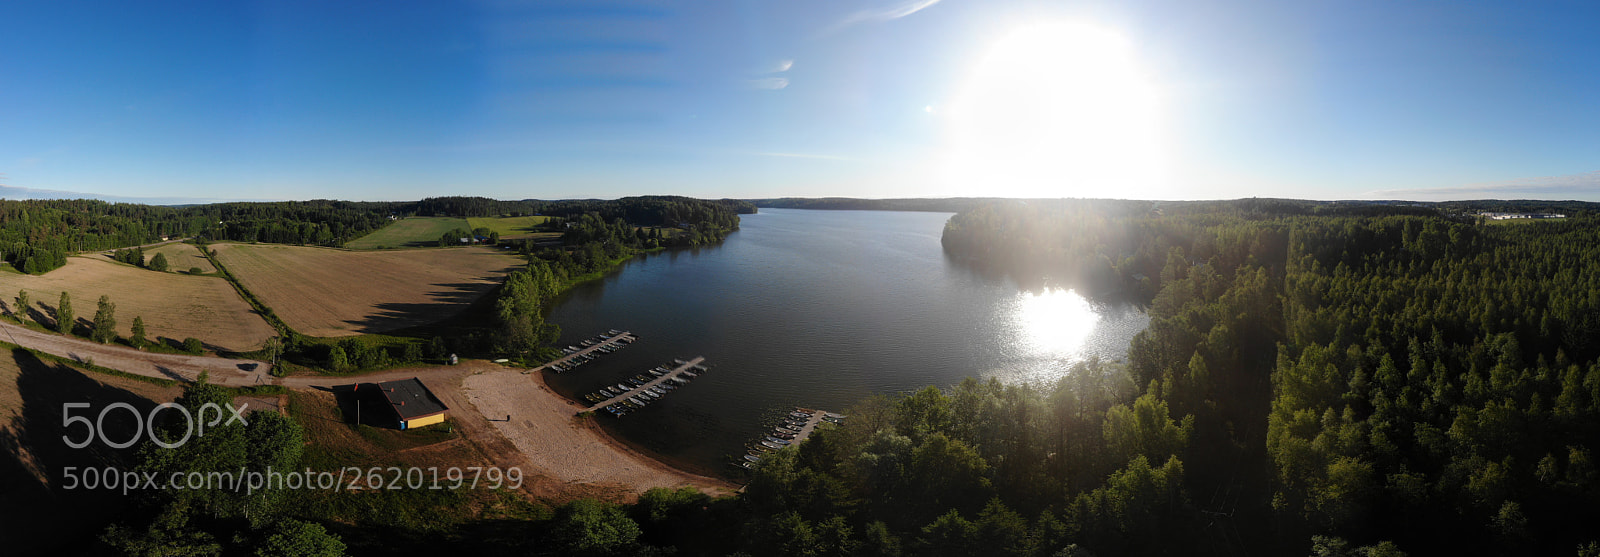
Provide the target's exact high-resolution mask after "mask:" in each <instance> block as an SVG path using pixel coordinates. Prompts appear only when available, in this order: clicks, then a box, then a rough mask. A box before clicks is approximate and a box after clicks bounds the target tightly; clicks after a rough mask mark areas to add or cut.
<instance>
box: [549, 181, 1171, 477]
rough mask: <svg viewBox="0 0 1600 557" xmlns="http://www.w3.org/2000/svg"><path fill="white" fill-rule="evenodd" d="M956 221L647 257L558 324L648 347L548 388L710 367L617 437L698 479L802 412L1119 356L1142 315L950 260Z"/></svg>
mask: <svg viewBox="0 0 1600 557" xmlns="http://www.w3.org/2000/svg"><path fill="white" fill-rule="evenodd" d="M949 218H950V214H949V213H911V212H875V211H805V210H794V209H762V210H761V213H760V214H756V215H743V220H742V222H741V230H740V231H738V232H736V233H734V234H733V235H731V236H730V237H728V239H727V240H726V241H725V242H723V243H722V244H721V245H718V246H714V247H708V248H699V249H686V250H676V251H668V252H663V253H658V254H652V255H647V256H642V257H639V258H636V259H634V260H633V261H631V262H629V263H627V264H625V265H623V266H622V267H621V268H620V269H619V270H618V271H616V272H614V273H612V274H610V275H609V276H607V277H605V278H603V279H601V280H597V281H593V282H590V283H586V284H583V285H580V286H578V287H576V288H574V289H573V290H572V291H570V292H569V293H568V294H567V295H565V296H564V297H563V298H562V299H560V300H558V301H557V302H556V304H555V305H554V308H553V309H552V310H551V312H550V315H549V317H548V319H549V320H550V321H551V322H554V323H556V324H559V325H561V327H562V330H563V334H562V341H561V345H562V346H565V345H568V344H575V343H577V342H578V341H580V340H582V339H584V338H587V337H590V336H593V335H595V334H598V333H603V332H605V331H606V330H607V329H612V328H616V329H626V330H630V331H633V332H635V333H637V334H639V335H640V337H641V340H640V341H639V342H636V343H634V344H633V345H632V346H631V347H629V348H627V349H624V350H621V351H618V352H616V353H614V354H609V355H603V356H600V358H599V359H598V360H596V361H594V362H592V363H589V364H587V365H584V366H582V367H580V368H578V369H577V370H576V371H573V372H571V373H567V374H560V375H556V374H551V375H549V376H548V378H549V382H550V385H551V386H552V387H553V388H554V389H556V391H558V392H560V393H561V394H563V395H567V396H570V397H573V398H578V399H581V397H582V395H583V394H585V393H588V392H592V391H593V390H595V389H597V388H599V387H600V386H603V385H608V384H615V383H617V382H618V381H619V380H620V379H622V378H624V377H631V376H633V375H635V374H638V373H641V372H643V371H645V370H647V369H649V368H651V367H654V366H655V365H657V364H660V363H664V362H669V361H671V360H672V359H673V358H684V359H688V358H692V357H695V356H705V357H706V364H707V365H709V366H710V367H711V371H710V372H708V373H706V374H704V375H702V376H701V377H700V379H698V380H696V381H695V382H693V383H691V384H689V385H688V386H686V387H683V388H680V389H678V390H676V391H673V392H672V393H670V394H668V395H667V396H666V397H665V398H663V399H662V400H660V401H657V402H656V403H655V404H652V405H650V406H649V407H647V408H645V409H643V410H641V411H639V412H636V413H634V414H630V415H629V416H627V417H624V418H621V419H613V418H611V417H610V416H609V415H604V414H602V415H601V416H600V418H601V422H602V423H604V424H606V427H607V428H608V429H611V430H612V431H613V432H614V433H616V434H618V435H620V436H621V437H623V438H625V439H627V440H628V441H630V442H631V443H634V444H636V445H639V446H643V447H645V448H648V449H649V450H652V451H654V452H657V453H660V454H661V455H663V456H665V457H667V458H669V459H670V460H673V461H675V462H677V463H678V464H681V465H687V466H690V467H693V468H696V469H698V470H700V471H703V472H715V473H728V472H730V470H731V469H730V468H728V467H727V465H726V462H727V459H728V457H729V456H730V455H731V456H735V457H736V456H737V455H742V454H744V449H743V446H744V445H745V444H746V443H747V442H749V441H750V440H751V439H753V438H755V437H756V436H757V435H759V434H760V433H761V432H762V431H764V430H765V429H766V427H764V426H763V424H764V423H770V422H771V421H772V419H773V418H775V417H776V416H778V415H779V414H780V413H781V412H784V411H787V410H788V409H789V408H791V407H794V406H806V407H813V408H820V409H824V410H832V411H843V410H845V409H846V408H847V407H848V406H849V405H851V404H853V403H855V402H857V401H859V400H861V399H863V398H865V397H867V396H870V395H872V394H878V393H895V392H901V391H907V390H914V389H918V388H921V387H924V386H927V385H939V386H949V385H953V384H955V383H958V382H960V381H961V380H962V379H963V378H965V377H968V376H973V377H979V378H984V379H987V378H989V377H997V378H999V379H1000V380H1002V381H1050V380H1053V379H1054V378H1056V377H1059V376H1061V374H1063V373H1066V371H1067V369H1068V368H1069V367H1070V366H1071V365H1072V364H1073V363H1075V362H1078V361H1080V360H1083V359H1085V358H1088V357H1091V356H1097V357H1099V358H1101V359H1105V360H1117V359H1122V358H1124V357H1125V356H1126V354H1127V349H1128V342H1129V341H1130V340H1131V339H1132V338H1133V335H1135V334H1137V333H1138V332H1139V331H1140V330H1143V329H1144V327H1145V325H1146V324H1148V322H1149V319H1148V317H1146V316H1145V314H1144V313H1143V312H1142V311H1140V310H1139V309H1137V308H1135V307H1132V306H1128V305H1124V304H1099V303H1094V302H1091V301H1089V300H1086V299H1084V298H1083V297H1082V296H1079V295H1078V294H1077V293H1075V292H1073V291H1070V290H1053V291H1045V292H1027V291H1024V290H1021V289H1019V288H1018V286H1017V285H1016V284H1014V283H1012V282H1010V281H1007V280H1004V279H997V278H992V277H988V276H985V275H982V274H980V273H978V272H976V271H974V270H972V269H970V268H968V267H966V266H965V265H963V264H961V263H959V262H956V261H954V260H952V259H950V258H948V257H946V256H945V254H944V251H943V249H942V248H941V246H940V244H939V236H940V234H941V232H942V231H943V230H944V223H945V221H946V220H948V219H949Z"/></svg>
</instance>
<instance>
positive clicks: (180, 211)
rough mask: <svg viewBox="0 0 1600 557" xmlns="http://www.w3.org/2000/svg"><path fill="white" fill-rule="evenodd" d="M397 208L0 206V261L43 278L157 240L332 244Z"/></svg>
mask: <svg viewBox="0 0 1600 557" xmlns="http://www.w3.org/2000/svg"><path fill="white" fill-rule="evenodd" d="M404 207H405V205H404V204H398V203H356V202H346V201H325V200H318V201H285V202H273V203H220V204H212V205H194V206H187V207H164V206H155V205H138V204H129V203H106V202H104V201H95V200H85V199H77V200H26V201H8V200H0V259H4V260H5V261H6V262H7V263H10V264H11V265H12V267H14V268H16V269H17V270H19V271H22V272H25V273H33V274H37V273H44V272H48V271H50V270H53V269H55V268H57V267H60V266H62V265H65V264H66V257H67V256H68V255H70V254H73V253H78V252H84V251H99V250H106V249H115V248H123V247H129V246H138V245H143V244H150V243H154V242H158V241H160V240H161V238H162V237H164V236H165V237H194V238H199V239H203V240H231V241H239V242H271V243H283V244H308V245H324V246H335V245H340V244H342V243H344V242H346V241H349V240H351V239H353V238H355V237H358V236H361V235H363V234H366V233H368V232H371V231H373V230H376V229H378V228H379V227H381V226H383V225H384V224H387V223H388V215H389V214H391V213H393V212H394V211H396V210H400V209H403V208H404Z"/></svg>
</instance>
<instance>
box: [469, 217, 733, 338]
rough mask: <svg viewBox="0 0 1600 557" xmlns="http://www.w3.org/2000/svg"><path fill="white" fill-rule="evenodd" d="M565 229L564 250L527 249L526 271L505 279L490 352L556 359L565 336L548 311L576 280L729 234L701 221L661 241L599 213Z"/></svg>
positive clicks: (654, 231)
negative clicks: (639, 256)
mask: <svg viewBox="0 0 1600 557" xmlns="http://www.w3.org/2000/svg"><path fill="white" fill-rule="evenodd" d="M660 207H664V208H665V207H668V206H666V205H662V206H660ZM707 214H717V212H716V211H712V212H710V213H707ZM733 219H734V221H733V226H734V227H737V226H738V220H737V219H738V217H737V216H733ZM561 226H562V227H563V228H564V229H565V230H566V232H565V233H564V234H563V235H562V243H563V245H562V246H559V247H548V248H532V247H531V246H527V245H525V246H524V248H525V253H527V257H528V265H527V267H525V268H523V269H519V270H516V271H513V272H511V273H510V274H509V275H507V276H506V281H505V283H504V285H502V286H501V288H500V291H499V292H498V294H497V295H496V301H495V307H494V311H495V322H496V324H497V327H496V328H495V331H496V332H495V334H494V336H493V338H492V339H491V342H492V346H491V347H489V348H491V349H492V350H493V351H495V352H497V353H502V354H512V355H516V356H519V357H523V358H530V359H535V358H538V359H548V357H552V356H553V354H551V350H550V349H549V348H545V346H546V345H548V344H549V343H551V342H554V341H555V339H556V338H557V337H559V336H560V332H561V331H560V328H559V327H557V326H556V325H554V324H550V323H545V322H544V314H545V311H544V310H545V309H546V305H547V304H549V303H550V302H551V301H552V300H553V299H554V298H555V296H556V295H557V294H559V293H561V292H562V291H563V290H565V289H566V288H567V287H568V286H570V285H571V284H572V283H573V282H574V281H575V280H577V279H580V278H582V277H585V276H590V275H592V274H594V273H597V272H601V271H604V270H607V269H610V268H611V267H612V266H613V265H615V264H616V263H617V262H619V261H621V260H624V259H626V258H628V257H632V256H633V255H634V254H636V253H639V252H640V251H644V250H651V249H655V248H660V247H665V246H672V245H698V244H702V243H710V242H715V241H721V240H722V239H723V238H724V237H725V236H726V235H727V234H728V233H729V232H730V231H731V229H726V228H722V227H721V226H719V225H717V224H716V222H715V221H712V222H705V221H701V222H698V223H693V224H691V226H690V228H689V229H688V230H677V232H676V235H674V236H663V234H662V232H661V229H659V228H649V229H647V228H644V227H640V226H636V225H635V224H633V223H630V222H629V221H627V220H624V219H623V218H622V217H616V218H615V219H614V220H611V221H609V222H608V221H606V220H605V219H603V218H602V217H601V216H600V214H598V213H585V214H582V215H579V216H578V217H576V218H572V219H568V220H565V221H563V222H562V223H561ZM541 352H542V354H541Z"/></svg>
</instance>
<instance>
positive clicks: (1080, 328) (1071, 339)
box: [1014, 290, 1100, 358]
mask: <svg viewBox="0 0 1600 557" xmlns="http://www.w3.org/2000/svg"><path fill="white" fill-rule="evenodd" d="M1014 315H1015V316H1016V317H1015V319H1016V324H1017V327H1018V329H1020V332H1021V333H1022V334H1021V338H1020V339H1019V340H1021V341H1023V342H1024V343H1026V345H1027V346H1028V347H1029V349H1031V351H1032V352H1033V353H1035V354H1039V355H1049V356H1054V357H1058V358H1059V357H1066V356H1070V355H1073V354H1076V353H1078V351H1080V350H1082V349H1083V345H1084V342H1086V341H1087V340H1088V339H1089V335H1090V334H1093V333H1094V328H1095V325H1096V324H1097V323H1098V322H1099V321H1100V315H1099V314H1097V313H1095V311H1094V308H1093V307H1092V306H1090V305H1089V300H1087V299H1085V298H1084V297H1083V296H1082V295H1080V294H1078V293H1077V292H1076V291H1073V290H1046V291H1044V292H1039V293H1034V292H1023V293H1021V294H1018V295H1017V310H1016V313H1015V314H1014Z"/></svg>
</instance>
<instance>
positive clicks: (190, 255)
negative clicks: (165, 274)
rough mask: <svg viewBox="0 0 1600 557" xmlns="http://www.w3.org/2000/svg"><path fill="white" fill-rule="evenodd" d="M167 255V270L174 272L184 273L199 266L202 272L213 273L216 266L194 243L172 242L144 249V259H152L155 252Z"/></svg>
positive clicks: (215, 270)
mask: <svg viewBox="0 0 1600 557" xmlns="http://www.w3.org/2000/svg"><path fill="white" fill-rule="evenodd" d="M158 253H159V254H162V255H165V256H167V270H169V271H172V272H175V273H186V272H188V271H189V269H190V268H192V267H199V268H200V272H202V273H215V272H217V268H216V267H214V266H212V265H211V261H210V260H208V259H206V256H204V255H201V254H200V248H197V247H195V246H194V244H185V243H182V242H173V243H170V244H167V245H164V246H160V247H155V248H150V249H146V250H144V259H145V261H149V260H151V259H154V258H155V256H156V254H158Z"/></svg>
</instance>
